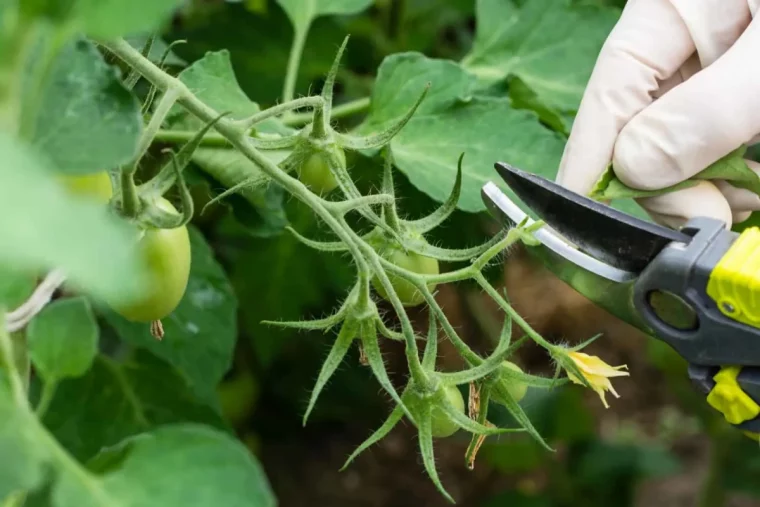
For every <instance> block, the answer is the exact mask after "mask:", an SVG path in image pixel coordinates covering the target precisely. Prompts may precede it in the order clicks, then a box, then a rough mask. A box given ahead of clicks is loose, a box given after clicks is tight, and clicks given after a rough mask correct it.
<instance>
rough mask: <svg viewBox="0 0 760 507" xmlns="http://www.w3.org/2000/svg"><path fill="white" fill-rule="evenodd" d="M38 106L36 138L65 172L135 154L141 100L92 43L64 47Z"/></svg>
mask: <svg viewBox="0 0 760 507" xmlns="http://www.w3.org/2000/svg"><path fill="white" fill-rule="evenodd" d="M39 111H40V113H39V115H38V117H37V119H36V124H35V129H34V132H33V134H32V143H33V144H34V146H35V147H36V148H37V149H38V150H40V151H41V152H42V153H44V154H45V155H47V156H48V157H49V158H50V160H51V161H52V162H53V163H54V165H55V166H56V168H57V169H59V170H60V171H61V172H64V173H68V174H87V173H93V172H98V171H103V170H105V169H110V168H113V167H116V166H118V165H120V164H124V163H126V162H128V161H130V160H131V159H132V157H134V155H135V152H136V149H137V142H138V139H139V136H140V132H141V130H142V117H141V116H140V105H139V103H138V101H137V99H136V98H135V97H134V96H133V95H132V94H131V93H130V92H129V91H128V90H127V89H126V88H124V86H122V84H121V82H120V80H119V75H118V73H117V72H116V69H115V68H114V67H112V66H110V65H108V64H107V63H106V62H105V60H103V57H102V56H101V55H100V53H99V52H98V50H97V49H96V48H95V46H94V45H93V44H92V43H91V42H88V41H86V40H82V39H80V40H75V41H72V42H71V43H70V44H68V45H67V46H66V47H65V48H64V49H63V51H61V53H60V54H59V55H58V57H57V59H56V60H55V62H54V64H53V69H52V71H51V76H50V79H49V81H48V83H47V84H46V87H45V90H44V92H43V97H42V102H41V104H40V109H39Z"/></svg>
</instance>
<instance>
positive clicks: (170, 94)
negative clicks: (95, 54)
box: [120, 43, 180, 218]
mask: <svg viewBox="0 0 760 507" xmlns="http://www.w3.org/2000/svg"><path fill="white" fill-rule="evenodd" d="M125 44H126V43H125ZM130 47H131V46H130ZM137 54H138V55H140V57H141V58H145V57H144V56H142V54H140V53H137ZM146 61H150V60H148V59H147V58H146ZM164 90H165V92H164V95H163V96H162V97H161V100H160V101H159V102H158V105H157V106H156V110H155V112H154V113H153V116H152V117H151V119H150V122H149V123H148V125H147V126H146V127H145V130H143V133H142V135H141V136H140V141H139V143H138V145H137V154H136V155H135V159H134V162H133V163H132V164H127V165H125V166H123V167H122V168H121V184H120V190H121V212H122V213H123V215H124V216H126V217H128V218H134V217H135V216H137V214H138V213H139V211H140V199H139V197H138V195H137V187H136V186H135V173H136V172H137V167H138V165H139V164H140V160H141V159H142V157H143V155H145V152H147V151H148V148H149V147H150V145H151V143H152V142H153V140H154V138H155V137H156V134H157V133H158V131H159V130H160V129H161V125H162V124H163V123H164V120H165V119H166V116H167V115H168V114H169V111H171V109H172V106H174V103H175V102H177V99H178V98H179V96H180V90H179V88H178V87H176V86H168V87H166V88H165V89H164Z"/></svg>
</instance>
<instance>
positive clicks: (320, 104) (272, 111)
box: [237, 97, 324, 129]
mask: <svg viewBox="0 0 760 507" xmlns="http://www.w3.org/2000/svg"><path fill="white" fill-rule="evenodd" d="M302 107H312V108H314V110H315V111H319V110H322V109H324V100H322V97H301V98H300V99H294V100H289V101H287V102H283V103H282V104H277V105H276V106H272V107H270V108H268V109H264V110H263V111H259V112H258V113H256V114H253V115H251V116H249V117H248V118H243V119H242V120H237V123H238V124H239V125H240V126H241V127H243V128H246V129H249V128H251V127H253V126H254V125H256V124H257V123H261V122H262V121H264V120H267V119H269V118H273V117H275V116H279V115H280V114H282V113H285V112H288V111H291V110H293V109H301V108H302Z"/></svg>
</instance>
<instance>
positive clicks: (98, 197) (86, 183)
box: [59, 171, 113, 203]
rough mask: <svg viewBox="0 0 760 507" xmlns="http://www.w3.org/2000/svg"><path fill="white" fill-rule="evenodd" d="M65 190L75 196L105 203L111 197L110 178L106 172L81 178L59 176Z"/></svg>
mask: <svg viewBox="0 0 760 507" xmlns="http://www.w3.org/2000/svg"><path fill="white" fill-rule="evenodd" d="M59 179H60V181H61V183H63V186H64V187H65V188H66V190H67V191H68V192H69V193H70V194H72V195H76V196H82V197H86V198H89V199H94V200H95V201H98V202H102V203H107V202H108V201H110V200H111V197H113V188H112V187H111V178H110V177H109V176H108V173H107V172H106V171H101V172H99V173H93V174H85V175H82V176H70V175H62V176H59Z"/></svg>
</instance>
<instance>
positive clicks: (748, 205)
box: [714, 159, 760, 212]
mask: <svg viewBox="0 0 760 507" xmlns="http://www.w3.org/2000/svg"><path fill="white" fill-rule="evenodd" d="M744 161H745V162H746V163H747V166H749V168H750V169H752V170H753V171H754V172H755V173H756V174H759V175H760V164H758V163H757V162H755V161H754V160H746V159H745V160H744ZM714 183H715V186H717V187H718V189H720V191H721V192H722V193H723V196H724V197H725V198H726V200H727V201H728V204H729V206H731V209H732V210H733V211H734V212H737V211H755V210H760V196H758V195H757V194H756V193H755V192H752V191H751V190H746V189H744V188H739V187H737V186H734V185H732V184H731V183H730V182H728V181H724V180H718V181H715V182H714Z"/></svg>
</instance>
